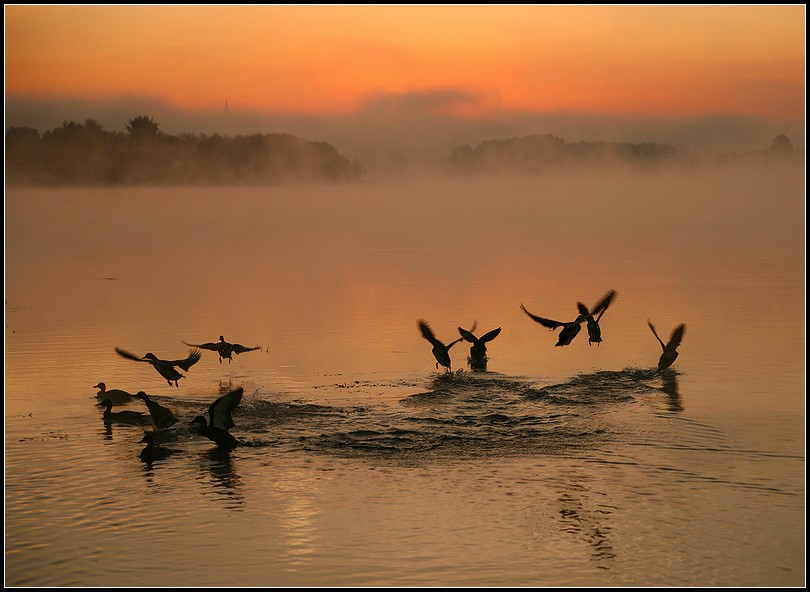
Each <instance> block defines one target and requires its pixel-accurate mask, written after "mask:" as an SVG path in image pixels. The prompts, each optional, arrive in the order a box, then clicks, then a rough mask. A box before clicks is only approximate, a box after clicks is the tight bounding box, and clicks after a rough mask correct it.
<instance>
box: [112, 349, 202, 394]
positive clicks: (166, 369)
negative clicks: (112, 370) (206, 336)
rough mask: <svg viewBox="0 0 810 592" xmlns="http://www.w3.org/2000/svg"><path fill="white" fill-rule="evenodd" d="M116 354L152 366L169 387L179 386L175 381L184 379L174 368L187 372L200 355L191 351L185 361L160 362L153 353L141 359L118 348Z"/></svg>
mask: <svg viewBox="0 0 810 592" xmlns="http://www.w3.org/2000/svg"><path fill="white" fill-rule="evenodd" d="M115 351H116V353H117V354H118V355H119V356H121V357H123V358H126V359H128V360H134V361H135V362H148V363H149V364H152V366H153V367H154V368H155V370H157V371H158V374H160V375H161V376H162V377H163V378H165V379H166V381H167V382H168V383H169V386H171V385H172V382H174V386H180V385H178V384H177V381H178V380H180V379H181V378H184V376H183V375H182V374H180V372H178V370H177V369H176V368H175V366H179V367H180V368H182V369H183V370H185V371H186V372H188V370H189V368H191V367H192V366H193V365H194V364H196V363H197V362H199V361H200V357H201V356H202V354H201V353H200V350H197V349H195V350H193V351H191V352H189V355H188V357H187V358H186V359H185V360H160V359H158V358H157V356H155V354H153V353H148V354H146V355H144V356H143V357H142V358H141V357H139V356H136V355H135V354H132V353H129V352H128V351H126V350H123V349H121V348H120V347H116V348H115Z"/></svg>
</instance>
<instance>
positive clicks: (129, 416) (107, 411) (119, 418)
mask: <svg viewBox="0 0 810 592" xmlns="http://www.w3.org/2000/svg"><path fill="white" fill-rule="evenodd" d="M100 405H102V406H103V407H104V413H103V414H102V416H101V419H102V420H103V421H104V423H107V424H110V423H125V424H128V425H143V424H145V423H148V422H149V419H148V418H147V417H146V416H145V415H144V414H143V413H141V412H140V411H115V412H114V411H113V410H112V406H113V403H112V401H110V400H109V399H104V400H103V401H101V403H100Z"/></svg>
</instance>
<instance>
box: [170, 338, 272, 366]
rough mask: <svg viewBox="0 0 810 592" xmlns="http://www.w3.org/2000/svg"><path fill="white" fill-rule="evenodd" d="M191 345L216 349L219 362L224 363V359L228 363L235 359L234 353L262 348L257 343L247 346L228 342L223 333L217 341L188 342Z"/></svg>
mask: <svg viewBox="0 0 810 592" xmlns="http://www.w3.org/2000/svg"><path fill="white" fill-rule="evenodd" d="M183 343H185V344H186V345H188V346H189V347H198V348H200V349H208V350H211V351H215V352H217V353H218V354H219V363H220V364H221V363H222V360H223V359H225V358H227V359H228V363H229V364H230V363H231V362H232V361H233V354H236V355H239V354H243V353H245V352H249V351H255V350H257V349H261V346H259V345H257V346H256V347H245V346H244V345H241V344H239V343H228V342H227V341H225V337H223V336H222V335H220V336H219V341H218V342H216V343H199V344H194V343H186V342H185V341H183Z"/></svg>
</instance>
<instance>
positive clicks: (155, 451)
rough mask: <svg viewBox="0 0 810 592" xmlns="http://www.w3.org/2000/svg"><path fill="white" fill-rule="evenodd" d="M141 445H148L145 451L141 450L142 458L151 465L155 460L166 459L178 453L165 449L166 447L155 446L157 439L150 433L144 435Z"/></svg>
mask: <svg viewBox="0 0 810 592" xmlns="http://www.w3.org/2000/svg"><path fill="white" fill-rule="evenodd" d="M139 443H145V444H146V446H145V447H144V449H143V450H141V454H140V457H141V460H142V461H144V462H147V463H150V462H152V461H155V460H161V459H164V458H166V457H168V456H170V455H171V454H174V453H175V452H177V451H176V450H173V449H171V448H165V447H164V446H160V445H158V444H155V437H154V436H153V435H152V434H150V433H148V432H147V433H146V434H144V435H143V439H142V440H141V441H140V442H139Z"/></svg>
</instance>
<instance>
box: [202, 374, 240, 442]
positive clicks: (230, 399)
mask: <svg viewBox="0 0 810 592" xmlns="http://www.w3.org/2000/svg"><path fill="white" fill-rule="evenodd" d="M243 392H244V389H242V388H241V387H239V388H237V389H235V390H232V391H231V392H229V393H227V394H225V395H222V396H221V397H219V398H218V399H217V400H216V401H214V402H213V403H211V405H210V406H209V407H208V421H206V419H205V417H204V416H202V415H198V416H197V417H195V418H194V419H192V420H191V423H190V424H189V425H195V424H197V425H199V426H200V433H201V434H202V435H203V436H205V437H206V438H208V439H209V440H211V441H212V442H216V443H217V444H218V445H219V446H222V447H224V448H233V447H234V446H236V445H238V444H239V442H238V441H237V440H236V438H234V437H233V435H232V434H231V433H230V431H229V430H230V429H231V428H232V427H234V425H235V424H234V423H233V417H232V416H231V413H232V412H233V410H234V409H236V406H237V405H239V403H240V402H241V401H242V393H243Z"/></svg>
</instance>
